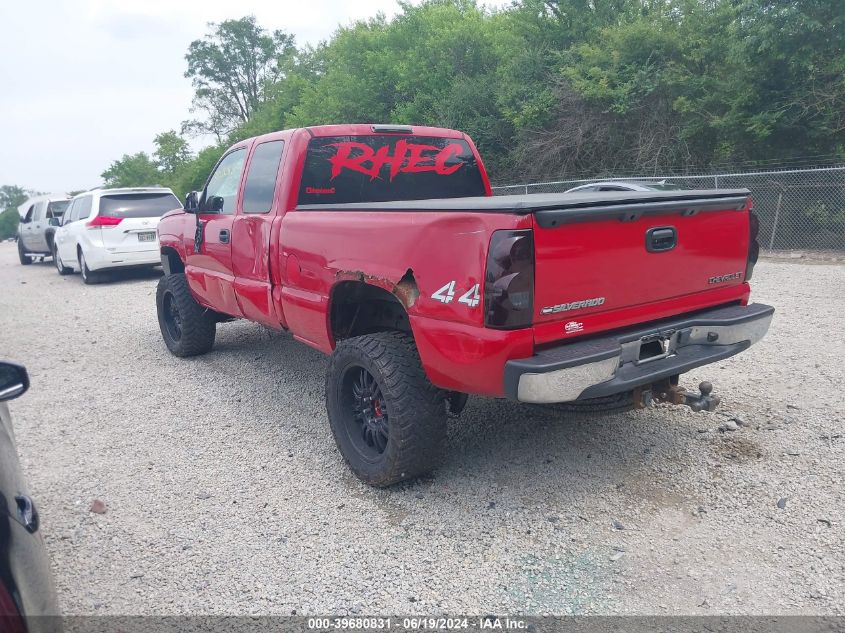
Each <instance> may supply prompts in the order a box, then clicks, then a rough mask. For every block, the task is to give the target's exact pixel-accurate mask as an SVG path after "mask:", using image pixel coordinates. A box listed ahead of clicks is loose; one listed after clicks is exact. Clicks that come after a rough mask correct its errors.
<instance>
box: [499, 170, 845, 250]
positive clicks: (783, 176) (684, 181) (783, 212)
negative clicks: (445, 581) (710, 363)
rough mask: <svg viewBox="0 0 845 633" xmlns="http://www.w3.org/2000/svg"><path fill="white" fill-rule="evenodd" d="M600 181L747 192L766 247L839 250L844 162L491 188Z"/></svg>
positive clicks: (552, 188)
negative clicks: (659, 183) (838, 165)
mask: <svg viewBox="0 0 845 633" xmlns="http://www.w3.org/2000/svg"><path fill="white" fill-rule="evenodd" d="M606 180H637V181H641V182H658V181H663V180H665V181H667V182H670V183H674V184H677V185H678V186H680V187H683V188H684V189H739V188H746V189H749V190H750V191H751V195H752V197H753V199H754V211H755V212H756V213H757V215H758V217H759V218H760V245H761V246H762V247H763V248H764V249H767V250H791V249H802V250H841V251H845V166H842V167H819V168H815V169H791V170H778V171H749V172H734V173H725V174H708V175H695V176H690V175H683V176H665V177H645V178H633V177H631V178H624V179H623V178H601V179H590V180H559V181H555V182H538V183H528V184H521V185H507V186H503V187H493V192H494V194H495V195H508V194H522V193H554V192H563V191H567V190H568V189H571V188H572V187H577V186H579V185H585V184H589V183H591V182H600V181H606Z"/></svg>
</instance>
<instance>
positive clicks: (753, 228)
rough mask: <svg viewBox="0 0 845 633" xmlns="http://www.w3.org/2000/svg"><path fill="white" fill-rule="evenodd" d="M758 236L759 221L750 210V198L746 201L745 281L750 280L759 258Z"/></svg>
mask: <svg viewBox="0 0 845 633" xmlns="http://www.w3.org/2000/svg"><path fill="white" fill-rule="evenodd" d="M759 235H760V220H759V219H758V218H757V214H756V213H754V211H752V210H751V198H749V199H748V260H747V262H746V264H745V281H748V280H749V279H751V275H752V274H753V273H754V264H756V263H757V258H758V257H760V242H758V241H757V238H758V236H759Z"/></svg>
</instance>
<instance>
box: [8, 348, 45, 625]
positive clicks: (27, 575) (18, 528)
mask: <svg viewBox="0 0 845 633" xmlns="http://www.w3.org/2000/svg"><path fill="white" fill-rule="evenodd" d="M28 388H29V378H28V376H27V373H26V369H24V368H23V367H21V366H20V365H14V364H12V363H6V362H0V630H2V631H4V633H6V632H9V633H30V632H32V631H34V630H43V629H44V628H45V627H46V628H50V625H51V624H52V625H56V624H58V623H57V622H55V621H54V620H48V621H43V620H42V621H39V620H38V619H35V620H27V619H26V618H29V617H32V616H47V615H59V607H58V603H57V600H56V592H55V590H54V588H53V579H52V575H51V572H50V562H49V560H48V558H47V552H46V550H45V548H44V540H43V539H42V536H41V530H40V525H39V517H38V510H37V508H36V506H35V503H34V501H33V500H32V497H30V495H29V491H28V488H27V485H26V481H25V480H24V477H23V474H22V473H21V467H20V462H19V460H18V451H17V447H16V445H15V436H14V432H13V430H12V420H11V416H10V415H9V407H8V405H7V404H6V401H8V400H12V399H13V398H17V397H19V396H21V395H23V394H24V393H25V392H26V391H27V389H28Z"/></svg>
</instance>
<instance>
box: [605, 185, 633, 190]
mask: <svg viewBox="0 0 845 633" xmlns="http://www.w3.org/2000/svg"><path fill="white" fill-rule="evenodd" d="M599 191H629V189H627V188H625V187H614V186H609V185H605V186H604V187H599Z"/></svg>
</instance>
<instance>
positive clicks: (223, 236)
mask: <svg viewBox="0 0 845 633" xmlns="http://www.w3.org/2000/svg"><path fill="white" fill-rule="evenodd" d="M220 243H221V244H228V243H229V229H221V230H220Z"/></svg>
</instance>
